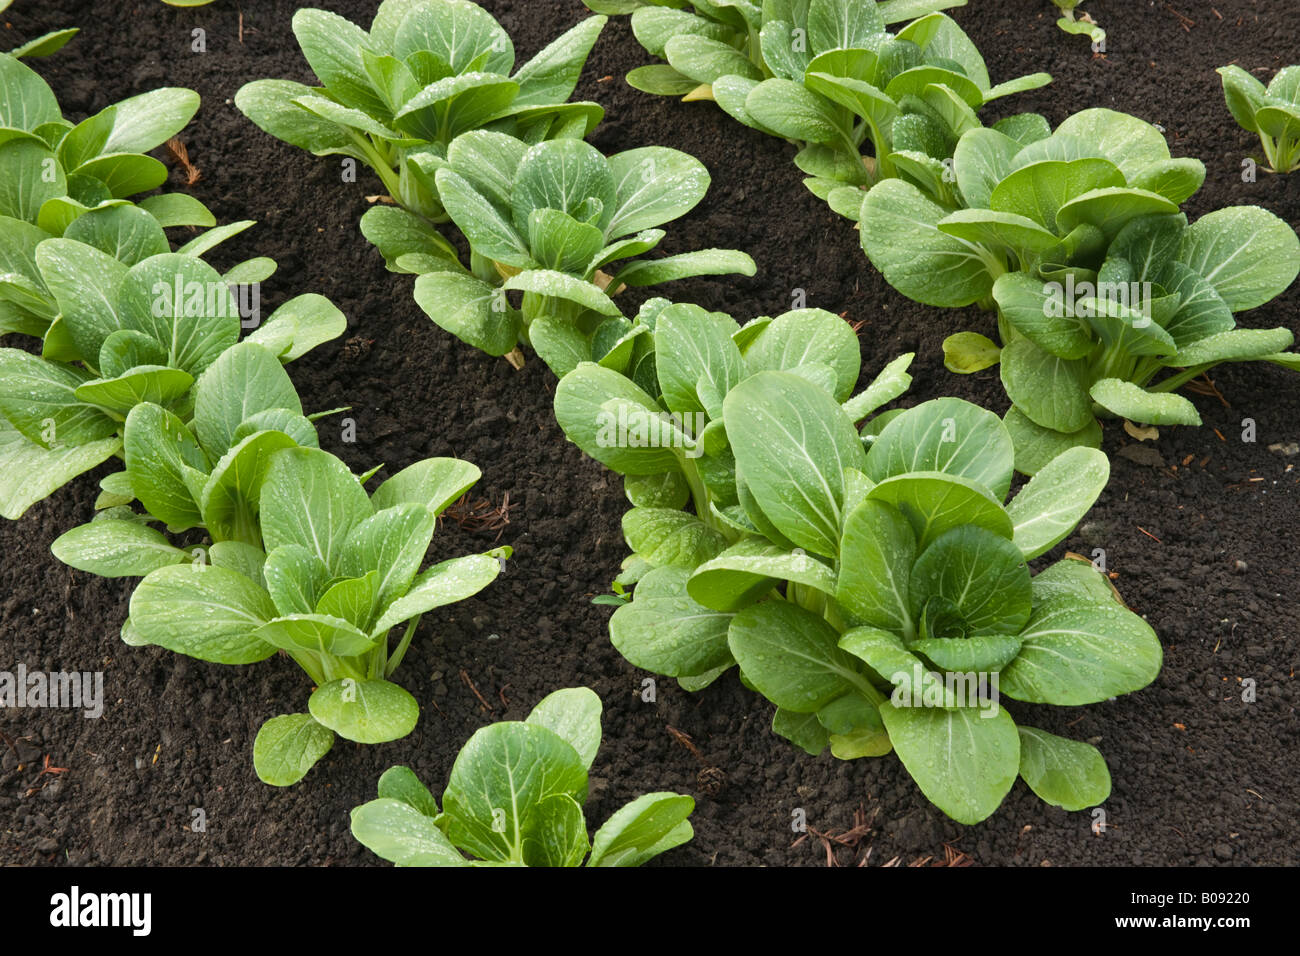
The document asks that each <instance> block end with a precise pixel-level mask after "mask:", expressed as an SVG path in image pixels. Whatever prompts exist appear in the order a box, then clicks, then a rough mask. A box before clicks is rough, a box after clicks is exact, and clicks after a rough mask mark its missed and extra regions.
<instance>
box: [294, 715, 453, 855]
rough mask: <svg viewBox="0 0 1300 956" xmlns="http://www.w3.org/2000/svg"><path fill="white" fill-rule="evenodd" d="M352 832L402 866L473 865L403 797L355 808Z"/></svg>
mask: <svg viewBox="0 0 1300 956" xmlns="http://www.w3.org/2000/svg"><path fill="white" fill-rule="evenodd" d="M277 719H283V718H277ZM381 780H382V778H381ZM352 835H353V836H354V837H356V839H357V841H358V842H359V843H361V844H362V845H363V846H365V847H366V848H367V849H369V850H370V851H371V852H373V853H374V854H375V855H376V856H379V857H381V858H383V859H385V860H389V861H390V862H393V863H396V864H397V865H398V866H469V865H470V862H469V860H467V859H465V858H464V857H463V856H461V855H460V853H459V852H458V851H457V850H456V848H455V847H454V846H452V844H451V841H450V840H448V839H447V836H446V835H445V834H444V833H443V832H442V830H441V829H439V828H438V826H437V824H436V823H434V820H433V818H432V817H431V816H429V815H428V814H425V813H421V812H420V811H419V810H418V809H416V808H415V807H412V806H411V805H410V804H408V803H404V802H402V801H400V800H394V799H392V798H388V797H383V798H380V799H378V800H371V801H370V802H369V803H365V804H362V805H361V806H359V807H357V808H355V809H354V810H353V811H352Z"/></svg>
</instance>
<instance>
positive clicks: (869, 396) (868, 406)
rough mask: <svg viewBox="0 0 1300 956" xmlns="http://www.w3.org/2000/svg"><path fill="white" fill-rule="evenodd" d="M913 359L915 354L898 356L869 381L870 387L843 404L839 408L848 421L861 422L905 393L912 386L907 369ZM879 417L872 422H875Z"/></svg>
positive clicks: (909, 353)
mask: <svg viewBox="0 0 1300 956" xmlns="http://www.w3.org/2000/svg"><path fill="white" fill-rule="evenodd" d="M914 358H916V353H915V352H906V353H904V354H903V355H900V356H899V357H898V358H896V359H894V360H893V361H891V362H890V363H889V364H888V365H886V366H885V367H884V368H882V369H881V370H880V373H879V374H878V375H877V376H876V377H875V378H874V379H872V380H871V384H870V385H868V386H867V387H866V388H865V389H863V390H862V391H861V392H859V393H858V394H857V395H855V396H853V398H851V399H849V400H848V401H847V402H845V403H844V404H843V405H842V406H841V407H842V408H843V409H844V413H845V414H846V415H848V416H849V419H850V420H851V421H854V422H857V421H861V420H862V419H863V418H864V417H866V416H867V415H870V414H871V413H872V412H874V411H875V410H876V409H878V408H879V407H880V406H881V405H885V404H887V403H889V402H892V401H893V400H894V399H896V398H898V396H900V395H902V394H903V393H904V392H906V391H907V390H908V389H909V388H910V387H911V386H912V376H911V375H909V374H907V368H908V366H909V365H911V364H912V360H913V359H914ZM883 414H889V413H888V412H885V413H883ZM879 417H880V416H877V418H876V419H872V421H876V420H877V419H878V418H879Z"/></svg>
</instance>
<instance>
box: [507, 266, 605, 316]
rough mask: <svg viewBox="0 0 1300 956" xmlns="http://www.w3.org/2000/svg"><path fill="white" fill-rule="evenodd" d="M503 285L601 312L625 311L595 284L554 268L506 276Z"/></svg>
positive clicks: (529, 270)
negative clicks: (620, 309) (507, 277)
mask: <svg viewBox="0 0 1300 956" xmlns="http://www.w3.org/2000/svg"><path fill="white" fill-rule="evenodd" d="M502 288H504V289H509V290H517V291H520V292H532V293H534V294H536V295H542V296H549V297H551V298H556V299H563V300H565V301H568V302H575V303H577V304H578V305H580V306H582V307H583V308H584V309H591V310H592V311H593V312H598V313H600V314H601V315H620V314H622V313H621V312H620V311H619V308H618V306H617V305H615V304H614V302H613V300H611V299H610V298H609V296H607V295H606V294H605V293H604V292H602V291H600V289H599V288H597V287H596V286H595V285H593V284H592V283H590V282H586V281H584V280H582V279H578V278H575V277H574V276H571V275H566V274H564V273H563V272H556V271H554V270H553V269H527V270H525V271H524V272H520V273H517V274H516V275H513V276H511V277H510V278H509V279H507V280H506V281H505V282H504V283H503V285H502Z"/></svg>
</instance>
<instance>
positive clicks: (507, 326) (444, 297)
mask: <svg viewBox="0 0 1300 956" xmlns="http://www.w3.org/2000/svg"><path fill="white" fill-rule="evenodd" d="M415 301H416V303H417V304H418V305H419V306H420V308H422V309H423V310H424V311H425V314H427V315H428V316H429V318H431V319H433V321H434V322H435V323H436V324H437V325H438V326H439V327H440V328H443V329H446V330H447V331H448V332H450V333H451V334H452V335H454V336H456V337H457V338H458V339H460V340H461V341H462V342H465V343H466V344H468V345H472V346H473V347H474V348H476V349H480V350H482V351H484V352H486V353H487V354H489V355H505V354H506V353H507V352H509V351H510V350H511V349H512V348H514V347H515V344H516V343H517V342H518V340H519V330H520V321H519V315H518V313H517V312H515V311H514V310H512V309H511V308H510V306H509V304H508V303H507V302H506V297H505V295H504V294H502V293H500V292H499V291H498V290H496V289H494V288H493V287H492V286H490V285H488V284H487V283H486V282H482V281H480V280H478V279H476V278H474V277H473V276H464V275H456V274H455V273H451V272H430V273H426V274H425V275H422V276H420V277H419V278H418V279H416V280H415Z"/></svg>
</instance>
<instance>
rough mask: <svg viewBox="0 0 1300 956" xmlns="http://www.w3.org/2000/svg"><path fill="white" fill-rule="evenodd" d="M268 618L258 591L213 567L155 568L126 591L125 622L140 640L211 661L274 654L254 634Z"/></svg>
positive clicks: (248, 660) (271, 610) (270, 612)
mask: <svg viewBox="0 0 1300 956" xmlns="http://www.w3.org/2000/svg"><path fill="white" fill-rule="evenodd" d="M274 617H275V607H274V606H273V605H272V604H271V599H270V597H269V596H268V595H267V593H266V592H265V591H264V590H262V589H261V588H260V587H258V586H257V585H256V584H254V583H253V582H252V581H250V580H249V579H248V578H246V577H244V575H242V574H239V573H238V572H236V571H231V570H230V569H229V568H221V567H216V566H215V565H206V564H178V565H170V566H168V567H165V568H159V569H158V570H156V571H153V572H150V574H149V575H148V576H147V577H145V579H144V580H143V581H141V582H140V585H139V587H137V588H136V589H135V593H134V594H132V595H131V622H132V624H133V626H134V628H135V630H136V631H138V632H139V633H140V635H141V636H142V637H143V638H144V639H145V640H147V641H148V642H149V643H150V644H157V645H158V646H159V647H165V648H167V649H168V650H169V651H175V652H176V653H177V654H185V655H186V656H188V657H195V658H198V659H199V660H202V661H212V662H214V663H217V664H254V663H256V662H257V661H261V660H265V659H266V658H268V657H270V656H271V655H272V654H274V653H275V648H274V647H273V646H272V645H270V644H268V643H266V642H265V641H262V640H260V639H259V638H257V637H255V636H254V633H255V632H256V630H257V629H258V628H259V627H261V626H262V625H263V624H265V623H266V622H267V621H269V620H271V619H272V618H274Z"/></svg>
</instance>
